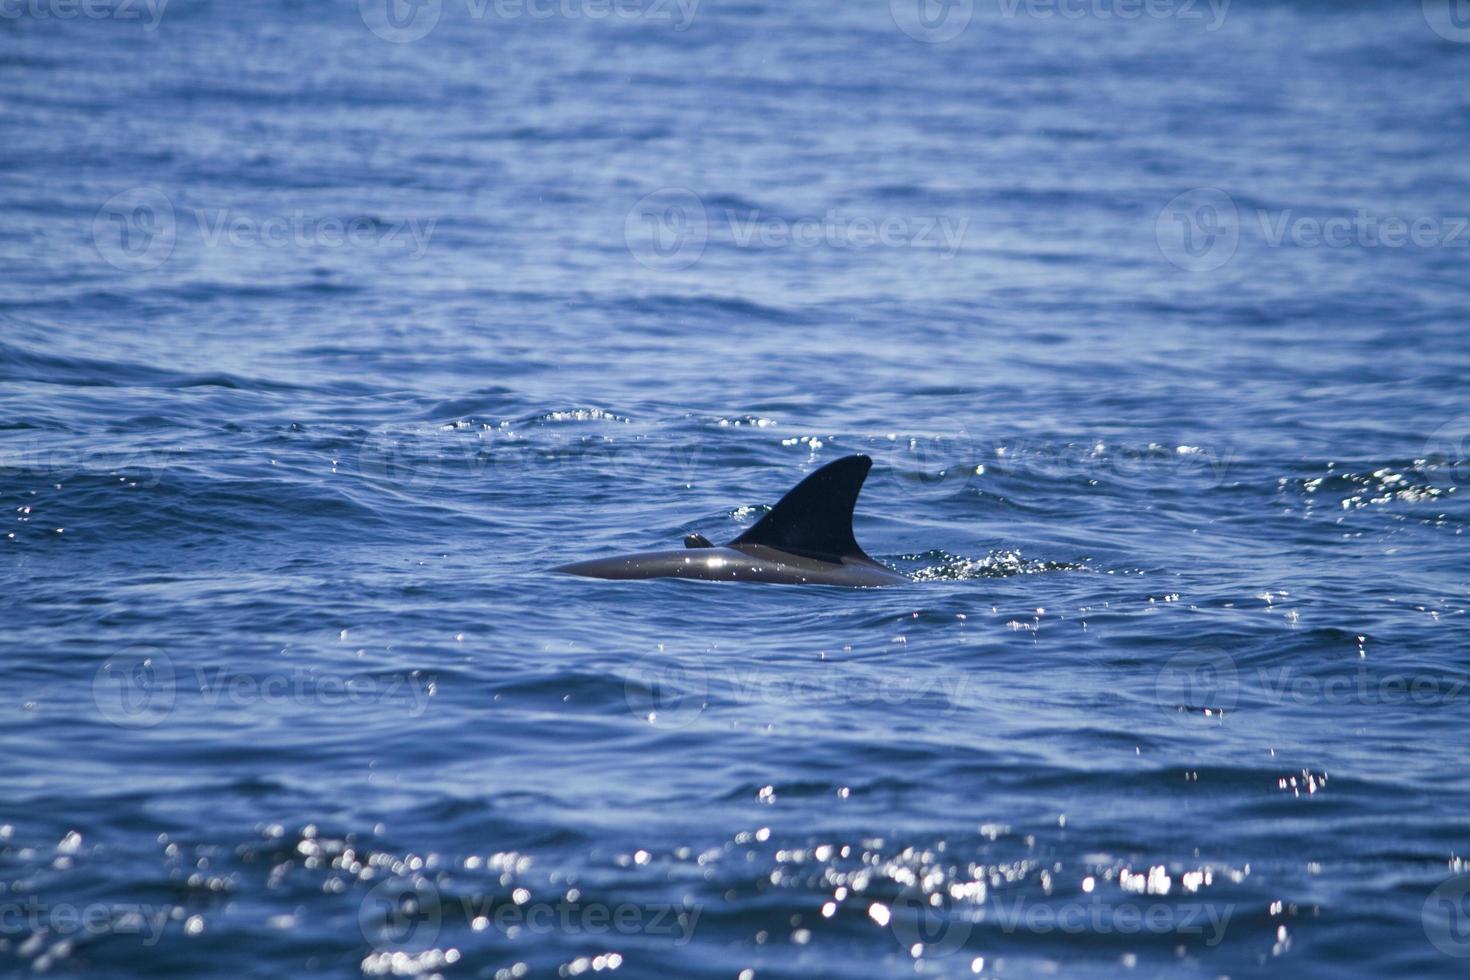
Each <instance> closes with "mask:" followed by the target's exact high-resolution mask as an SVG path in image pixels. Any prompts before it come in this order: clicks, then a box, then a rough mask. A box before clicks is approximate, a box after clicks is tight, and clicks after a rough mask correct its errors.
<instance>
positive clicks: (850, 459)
mask: <svg viewBox="0 0 1470 980" xmlns="http://www.w3.org/2000/svg"><path fill="white" fill-rule="evenodd" d="M872 467H873V461H872V460H871V459H869V458H868V457H867V456H844V457H843V458H842V459H838V460H834V461H833V462H830V463H828V464H827V465H826V466H823V467H822V468H821V469H819V470H817V471H816V472H815V473H812V474H811V475H810V476H808V477H807V478H806V479H805V480H802V481H801V482H800V483H798V484H797V485H796V486H795V487H792V488H791V491H790V492H789V493H787V494H786V496H784V497H782V498H781V501H780V502H779V503H778V504H776V506H775V507H773V508H772V509H771V512H770V513H768V514H767V515H766V516H765V517H762V518H761V519H760V520H759V521H757V522H756V524H755V526H754V527H752V528H751V529H750V530H748V531H746V532H745V533H744V534H742V535H740V537H738V538H736V539H735V540H734V541H731V542H730V544H732V545H740V544H759V545H765V546H766V547H769V548H776V549H778V550H780V551H788V552H791V553H792V554H797V555H805V556H807V557H809V558H818V559H821V560H824V561H840V560H841V559H843V558H860V559H862V560H864V561H869V562H871V561H872V560H873V559H871V558H869V557H868V556H867V555H865V554H863V549H862V548H859V547H858V543H857V539H856V538H854V537H853V535H852V510H853V508H854V507H856V506H857V498H858V493H859V492H860V491H861V490H862V489H863V481H864V480H865V479H867V477H868V470H870V469H872Z"/></svg>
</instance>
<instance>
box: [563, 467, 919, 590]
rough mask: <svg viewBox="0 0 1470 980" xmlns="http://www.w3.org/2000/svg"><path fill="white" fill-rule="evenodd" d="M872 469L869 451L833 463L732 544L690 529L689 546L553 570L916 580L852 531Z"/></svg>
mask: <svg viewBox="0 0 1470 980" xmlns="http://www.w3.org/2000/svg"><path fill="white" fill-rule="evenodd" d="M872 467H873V461H872V460H871V459H869V458H868V457H867V456H844V457H843V458H842V459H838V460H833V461H832V462H830V463H828V464H827V465H826V466H823V467H822V468H821V469H819V470H817V471H815V472H814V473H812V474H811V475H810V476H808V477H807V478H806V479H804V480H802V481H801V482H800V483H798V484H797V485H796V486H795V487H793V488H792V489H791V490H790V492H788V493H787V494H786V496H784V497H782V498H781V500H780V502H779V503H777V504H776V506H775V507H773V508H771V510H770V512H769V513H767V514H766V516H764V517H762V518H761V519H760V520H759V521H758V522H756V524H755V526H754V527H752V528H751V529H750V530H748V531H746V532H745V533H744V534H742V535H740V536H739V537H738V538H736V539H735V540H733V541H731V542H730V543H729V544H725V545H719V546H716V545H714V544H711V543H710V541H709V539H708V538H706V537H705V536H704V535H702V534H691V535H689V536H688V537H686V538H685V539H684V547H683V549H675V550H671V551H641V552H638V553H636V554H631V555H614V556H612V557H611V558H594V559H592V560H590V561H579V562H573V563H572V564H570V565H559V566H557V567H556V568H553V569H552V571H554V572H566V573H567V574H569V575H583V576H586V577H588V578H613V579H629V578H696V579H706V580H710V581H719V582H776V583H779V584H781V585H845V586H851V587H855V588H864V587H872V586H878V585H900V584H902V583H905V582H908V581H910V579H908V578H906V577H905V576H903V575H900V574H899V573H898V572H895V571H894V570H893V569H891V568H889V567H888V566H887V565H883V564H880V563H879V562H876V561H874V560H873V559H871V558H869V557H868V556H867V554H866V553H864V551H863V549H862V548H860V547H858V543H857V539H856V538H854V537H853V534H852V511H853V508H854V507H855V506H857V498H858V493H859V491H861V490H862V488H863V480H865V479H867V476H868V470H870V469H872Z"/></svg>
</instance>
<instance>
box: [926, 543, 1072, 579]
mask: <svg viewBox="0 0 1470 980" xmlns="http://www.w3.org/2000/svg"><path fill="white" fill-rule="evenodd" d="M899 558H900V559H901V560H902V561H908V562H925V563H926V564H924V565H922V566H921V567H919V568H918V569H915V570H913V571H911V572H910V573H909V575H910V576H911V577H912V578H913V579H914V581H916V582H943V581H955V580H958V579H967V578H1008V577H1010V576H1012V575H1037V574H1040V573H1042V572H1086V571H1091V570H1092V569H1091V568H1090V567H1089V566H1088V565H1087V564H1086V563H1085V562H1073V561H1047V560H1045V559H1041V558H1026V557H1024V556H1023V555H1022V554H1021V552H1020V550H1019V549H1011V550H1006V551H992V552H991V553H990V554H988V555H986V556H985V557H984V558H966V557H964V556H962V555H951V554H949V553H948V552H944V551H926V552H923V553H922V554H917V555H900V556H899Z"/></svg>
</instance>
